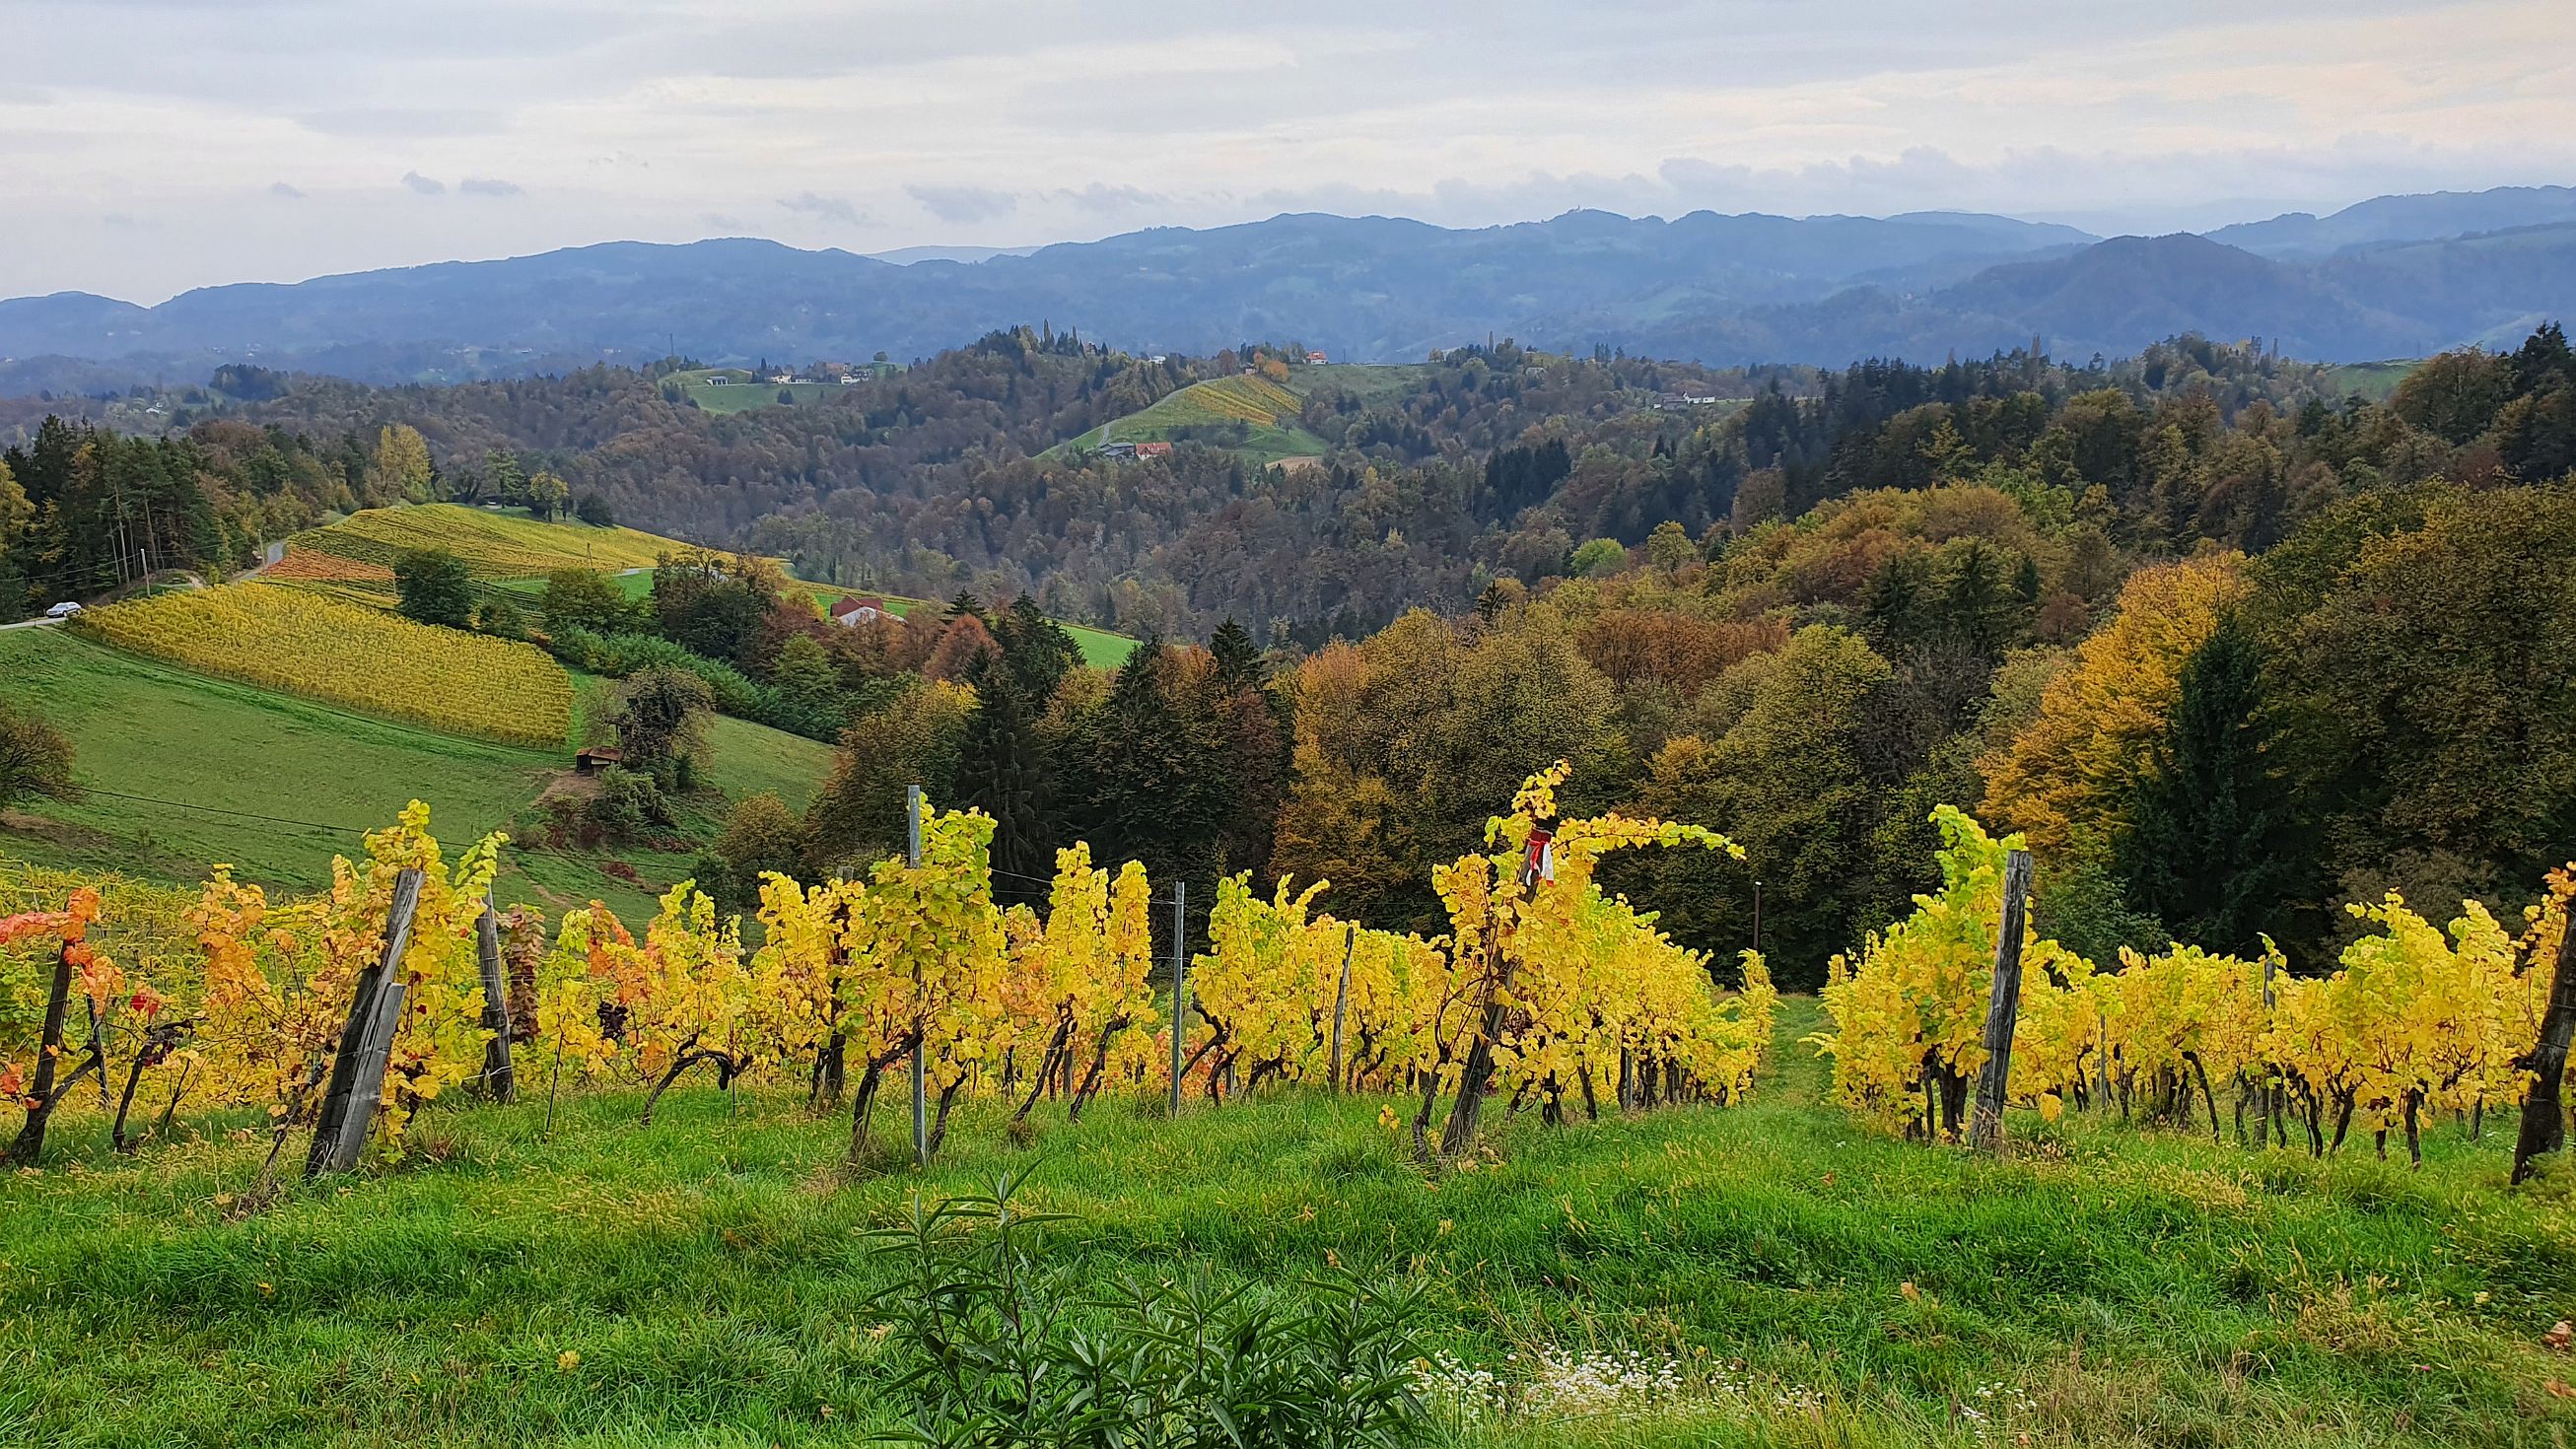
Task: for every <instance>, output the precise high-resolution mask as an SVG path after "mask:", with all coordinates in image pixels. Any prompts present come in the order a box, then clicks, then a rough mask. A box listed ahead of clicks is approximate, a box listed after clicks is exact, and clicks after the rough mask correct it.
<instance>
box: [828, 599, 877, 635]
mask: <svg viewBox="0 0 2576 1449" xmlns="http://www.w3.org/2000/svg"><path fill="white" fill-rule="evenodd" d="M885 616H886V602H885V600H883V599H876V598H841V599H834V600H833V601H832V622H833V623H835V624H843V625H848V626H850V627H852V628H856V627H857V626H859V625H861V624H866V623H870V622H873V621H875V620H878V619H882V618H884V617H885Z"/></svg>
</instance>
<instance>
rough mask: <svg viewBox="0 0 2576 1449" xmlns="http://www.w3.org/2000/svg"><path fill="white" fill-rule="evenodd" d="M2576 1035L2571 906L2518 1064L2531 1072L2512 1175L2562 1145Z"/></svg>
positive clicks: (2575, 940) (2527, 1171) (2575, 939)
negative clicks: (2544, 1002)
mask: <svg viewBox="0 0 2576 1449" xmlns="http://www.w3.org/2000/svg"><path fill="white" fill-rule="evenodd" d="M2571 1038H2576V910H2570V912H2569V913H2568V921H2567V927H2566V929H2564V930H2562V931H2561V932H2559V935H2558V961H2557V964H2556V966H2555V967H2554V968H2553V969H2552V974H2551V976H2550V980H2549V1008H2548V1010H2547V1011H2545V1012H2543V1013H2542V1014H2541V1017H2540V1040H2539V1041H2538V1042H2536V1043H2534V1044H2533V1045H2532V1048H2531V1055H2530V1056H2529V1057H2527V1058H2525V1059H2524V1062H2523V1064H2524V1065H2525V1066H2527V1067H2529V1068H2531V1071H2532V1073H2533V1075H2532V1079H2531V1090H2530V1091H2528V1092H2526V1093H2524V1094H2523V1098H2522V1130H2521V1131H2520V1132H2519V1133H2517V1134H2516V1135H2515V1137H2514V1140H2513V1180H2514V1181H2515V1182H2522V1181H2524V1180H2526V1179H2528V1178H2529V1177H2530V1176H2531V1174H2532V1172H2533V1171H2534V1170H2535V1169H2534V1167H2533V1163H2534V1162H2535V1161H2536V1160H2537V1159H2539V1158H2542V1157H2546V1156H2548V1155H2549V1154H2551V1153H2553V1152H2556V1151H2558V1150H2559V1149H2560V1148H2562V1147H2565V1146H2566V1145H2567V1109H2566V1108H2565V1107H2564V1106H2562V1105H2561V1104H2560V1102H2559V1093H2560V1088H2561V1087H2562V1086H2563V1085H2564V1083H2565V1082H2566V1080H2567V1045H2568V1042H2569V1040H2570V1039H2571Z"/></svg>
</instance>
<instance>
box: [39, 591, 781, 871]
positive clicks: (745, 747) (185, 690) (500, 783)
mask: <svg viewBox="0 0 2576 1449" xmlns="http://www.w3.org/2000/svg"><path fill="white" fill-rule="evenodd" d="M0 679H6V680H7V681H8V694H9V697H10V698H11V699H12V700H13V701H15V702H20V703H24V704H28V705H31V706H32V707H33V708H35V709H36V710H37V711H38V712H39V713H41V714H42V715H43V716H44V717H45V718H46V719H47V720H49V721H50V722H52V723H53V724H54V725H55V726H56V727H57V728H59V729H61V730H62V731H63V732H64V733H65V734H67V735H69V736H70V737H71V740H72V743H73V748H74V753H75V762H76V764H75V774H76V778H77V779H78V781H79V782H80V783H81V784H82V785H84V786H86V787H88V788H89V790H90V791H91V793H89V794H87V795H86V796H85V797H84V798H83V799H82V800H81V801H80V802H78V803H75V804H65V803H63V802H59V801H52V800H39V801H34V802H31V803H29V804H28V805H27V806H26V807H25V808H24V809H22V810H21V811H19V812H18V813H17V814H14V815H12V816H9V817H7V818H6V819H5V820H0V856H13V857H17V858H20V859H24V860H30V861H33V862H36V863H38V864H41V865H52V866H64V867H76V868H80V869H87V870H116V871H123V872H126V873H129V874H132V875H136V876H140V877H143V878H146V879H153V880H162V881H168V882H172V883H177V884H193V883H195V882H197V881H199V880H202V879H203V878H204V877H205V875H206V871H207V868H208V867H209V866H211V865H213V864H215V863H217V862H219V861H220V862H223V863H227V864H230V865H233V866H235V867H237V868H238V873H239V875H240V876H241V878H243V879H246V880H255V881H258V882H260V883H262V884H265V885H269V886H272V887H277V888H282V889H286V890H290V891H306V890H313V889H318V888H320V887H322V886H326V885H328V884H329V883H330V880H331V857H332V856H333V855H335V854H352V853H355V852H356V851H357V850H358V848H359V837H360V835H361V834H362V833H363V832H364V831H365V830H367V829H370V828H374V827H377V826H381V825H384V824H386V823H387V822H389V821H391V820H392V819H393V817H394V814H395V812H396V811H398V810H400V809H401V808H402V807H403V805H404V804H405V803H406V802H408V801H410V800H413V799H423V800H427V801H428V802H429V804H430V810H431V816H430V822H431V827H432V828H433V830H435V831H436V833H437V834H438V836H439V838H440V839H441V840H442V841H444V842H450V843H453V844H460V845H461V844H462V843H463V842H465V841H468V840H471V839H473V838H475V837H478V836H480V835H482V834H484V833H486V832H488V831H492V830H500V829H508V830H510V831H511V832H512V834H513V835H514V837H516V838H518V839H519V840H520V841H522V842H523V846H535V845H536V844H537V842H538V840H539V837H540V830H539V827H540V825H541V822H542V813H541V812H540V811H539V810H538V809H536V801H537V800H538V798H539V796H540V795H541V794H542V793H543V792H544V791H545V790H546V789H547V788H548V787H549V786H550V785H552V784H553V783H554V782H555V780H556V779H557V777H558V776H559V774H560V772H561V771H562V769H563V767H564V766H565V765H566V764H568V763H569V760H568V756H567V755H566V753H565V752H564V751H561V750H542V751H540V750H526V749H517V748H513V747H510V746H507V745H499V744H488V743H484V742H481V741H476V740H470V739H464V738H461V737H458V736H455V735H448V734H441V733H438V732H435V731H432V730H427V729H418V728H413V727H411V726H408V725H402V724H397V723H394V722H392V721H389V720H381V719H375V718H371V717H368V716H364V715H357V714H350V713H346V712H344V711H340V710H336V709H333V708H331V707H329V706H327V705H323V704H319V703H315V702H313V701H310V700H305V699H299V698H296V697H294V696H291V695H285V694H279V693H276V692H273V691H270V690H265V689H259V688H256V687H254V686H251V685H246V684H236V683H233V682H231V681H228V680H222V679H215V678H211V677H208V676H205V675H201V674H195V673H191V672H189V671H187V670H183V669H179V668H176V667H173V666H170V665H166V664H163V663H160V662H158V661H155V660H150V659H144V658H139V657H137V656H134V655H130V654H126V653H123V652H122V651H119V650H115V649H110V648H107V647H105V646H103V645H100V644H98V643H95V642H93V641H90V640H87V639H83V638H81V637H79V636H77V635H73V634H69V633H66V632H64V631H62V630H59V629H13V630H9V631H7V632H5V633H0ZM587 683H588V684H589V686H590V687H591V688H594V689H595V688H596V687H597V685H596V682H595V681H589V682H587ZM591 707H592V708H593V709H596V708H597V705H596V704H595V703H594V704H593V705H592V706H591ZM710 730H711V738H710V747H711V753H712V754H713V756H714V760H713V763H712V765H711V767H710V768H709V771H708V783H709V785H710V786H711V788H712V789H713V791H714V792H715V794H714V795H701V796H698V797H695V798H694V799H692V800H689V801H687V802H684V804H683V807H682V814H683V817H684V818H683V820H682V833H683V834H684V835H686V836H688V837H690V838H691V839H692V840H693V841H694V840H703V839H705V838H708V837H710V836H711V835H712V834H713V832H714V830H715V828H716V826H717V825H718V824H719V823H720V820H721V816H722V814H723V812H724V810H725V808H726V806H727V805H728V804H729V802H731V801H733V800H738V799H740V798H742V797H743V796H746V795H750V794H754V793H756V792H758V791H762V790H773V791H776V792H777V793H778V794H779V795H780V796H781V797H782V798H783V799H785V800H786V802H787V803H788V804H789V805H790V806H792V807H798V808H801V807H802V806H803V805H804V804H805V803H806V802H807V801H809V800H811V799H812V798H813V795H814V792H815V791H816V789H817V788H819V786H820V785H821V783H822V780H823V778H824V776H825V775H826V774H828V773H829V771H830V768H831V750H830V748H829V747H827V746H824V745H820V744H817V743H815V742H814V741H811V740H807V739H803V738H800V737H798V736H795V735H790V734H786V733H783V732H781V731H778V730H773V729H770V728H768V727H766V726H763V725H756V724H750V723H747V722H745V721H742V720H736V719H727V718H723V717H718V718H716V719H715V720H714V721H713V722H712V725H711V727H710ZM110 792H113V793H110ZM137 796H140V797H146V798H142V799H136V798H129V797H137ZM695 849H696V847H695V845H694V844H691V845H690V846H689V847H688V848H686V849H681V850H673V851H657V850H653V849H649V848H640V847H639V848H627V847H610V848H607V849H604V850H600V851H578V850H574V851H564V852H555V851H549V850H544V849H531V848H522V849H519V850H514V851H512V852H511V854H510V858H509V862H508V865H507V868H506V869H505V870H504V872H503V875H502V881H501V894H502V897H503V899H504V900H510V899H530V900H534V901H536V902H538V903H540V904H543V905H545V906H546V907H547V908H548V910H549V911H550V912H553V911H559V910H561V909H563V908H564V907H565V906H567V905H578V904H580V903H582V902H584V901H588V900H590V899H592V898H594V897H596V898H599V899H602V900H605V901H607V902H608V903H609V904H610V905H611V906H613V907H615V908H616V909H617V911H618V912H619V914H620V915H623V916H626V917H628V918H629V919H636V918H640V916H641V915H643V914H645V913H647V912H649V910H650V903H651V898H652V895H653V893H654V892H656V891H658V890H661V889H664V888H667V887H668V886H669V885H670V884H671V883H672V882H674V881H676V880H678V879H680V878H681V877H683V876H685V875H686V874H687V873H688V870H689V866H690V863H691V861H693V860H694V859H695ZM612 865H614V866H619V867H624V868H626V869H631V870H632V871H633V872H634V873H635V875H636V876H637V879H635V880H631V881H630V880H628V879H626V878H625V875H624V874H623V872H622V871H613V870H611V869H610V868H609V867H611V866H612Z"/></svg>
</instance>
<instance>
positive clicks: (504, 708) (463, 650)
mask: <svg viewBox="0 0 2576 1449" xmlns="http://www.w3.org/2000/svg"><path fill="white" fill-rule="evenodd" d="M75 627H77V628H79V629H80V630H82V631H83V632H85V633H87V634H89V635H91V636H92V637H94V638H97V639H100V640H102V641H104V642H106V643H109V644H113V645H115V646H117V647H118V648H121V649H129V650H132V651H133V652H135V653H137V654H145V655H149V656H151V657H153V658H155V659H164V660H168V661H169V662H171V663H173V664H178V665H182V666H185V667H187V668H189V669H195V670H199V671H202V672H204V673H207V674H213V675H218V676H220V677H222V678H225V679H236V680H240V681H242V682H243V683H246V684H257V685H263V686H266V687H268V688H270V689H277V690H283V691H285V692H286V693H289V694H298V695H302V696H304V697H306V698H308V699H317V700H322V701H325V702H327V703H331V704H336V705H342V706H345V707H348V708H351V709H356V710H362V711H365V712H366V713H369V714H375V715H382V716H384V717H386V718H389V719H398V720H408V721H412V722H414V723H418V724H424V725H427V726H429V727H431V728H433V729H440V730H446V731H449V732H451V733H455V734H461V735H468V736H471V737H473V738H476V739H486V740H497V741H500V742H502V743H505V744H516V745H527V746H530V747H532V748H539V749H544V748H551V747H553V746H557V745H560V744H562V743H563V742H564V740H565V739H566V738H567V736H569V734H570V733H571V730H572V704H573V698H572V681H571V679H570V678H569V677H568V676H567V675H566V674H565V673H564V671H563V666H561V665H559V664H557V663H555V662H554V660H552V659H550V658H548V657H546V654H545V652H544V651H543V650H540V649H537V648H535V647H533V646H531V645H527V644H515V643H511V642H509V641H507V640H502V639H495V638H492V637H490V636H488V635H483V634H468V633H464V632H462V631H460V630H455V629H440V628H434V627H432V626H430V625H427V624H415V623H413V622H412V621H411V620H409V619H405V618H402V617H400V616H398V615H395V614H391V613H388V612H385V611H383V610H380V609H371V608H367V607H365V606H363V605H361V604H356V603H351V602H347V601H345V600H341V599H335V598H331V597H328V596H327V595H324V594H322V593H318V592H314V591H311V590H308V589H303V588H293V587H288V586H285V585H281V584H263V583H247V584H233V585H230V586H228V587H224V588H218V589H204V590H194V591H187V592H179V593H167V594H159V595H155V596H153V597H151V598H145V599H136V600H133V601H132V602H129V603H123V604H115V605H111V606H109V607H107V608H103V609H93V610H91V611H90V612H88V613H86V614H83V615H82V616H81V617H80V619H79V621H78V623H77V625H76V626H75Z"/></svg>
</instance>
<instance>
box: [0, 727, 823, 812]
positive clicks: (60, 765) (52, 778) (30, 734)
mask: <svg viewBox="0 0 2576 1449" xmlns="http://www.w3.org/2000/svg"><path fill="white" fill-rule="evenodd" d="M71 792H72V742H71V741H70V740H68V739H66V738H64V737H63V734H62V732H61V731H60V730H57V729H55V728H54V727H53V726H52V725H49V724H47V723H45V721H44V720H43V719H41V718H39V717H38V716H36V715H35V714H32V713H27V712H23V711H20V710H16V709H13V708H11V707H10V705H9V701H7V700H5V699H0V810H6V809H8V808H9V807H10V806H12V805H15V804H16V803H18V802H19V801H20V800H23V799H25V798H26V797H28V796H30V795H53V796H66V795H69V794H70V793H71ZM772 798H773V799H774V798H775V797H772Z"/></svg>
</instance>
